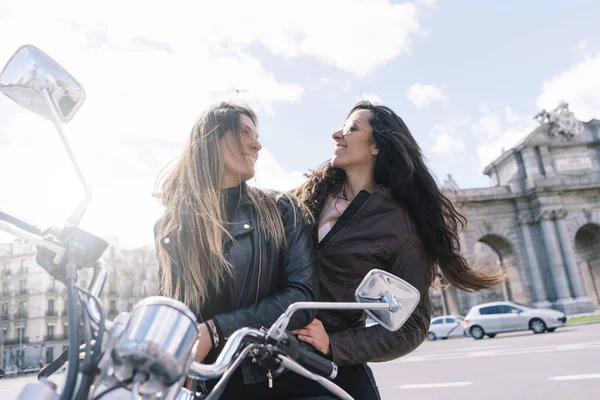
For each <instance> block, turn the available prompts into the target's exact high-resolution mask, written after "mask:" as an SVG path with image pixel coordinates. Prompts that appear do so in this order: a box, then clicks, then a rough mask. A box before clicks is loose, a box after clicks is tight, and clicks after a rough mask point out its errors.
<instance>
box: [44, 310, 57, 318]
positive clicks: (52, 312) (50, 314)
mask: <svg viewBox="0 0 600 400" xmlns="http://www.w3.org/2000/svg"><path fill="white" fill-rule="evenodd" d="M46 317H58V311H56V310H48V311H46Z"/></svg>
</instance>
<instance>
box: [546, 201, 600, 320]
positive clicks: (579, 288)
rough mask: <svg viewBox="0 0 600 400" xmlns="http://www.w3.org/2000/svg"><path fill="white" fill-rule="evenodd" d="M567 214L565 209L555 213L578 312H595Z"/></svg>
mask: <svg viewBox="0 0 600 400" xmlns="http://www.w3.org/2000/svg"><path fill="white" fill-rule="evenodd" d="M566 216H567V211H565V210H557V211H555V213H554V218H555V220H556V228H557V230H558V237H559V239H560V245H561V248H562V252H563V255H564V257H565V262H566V265H567V273H568V275H569V280H570V282H571V289H572V290H573V296H574V297H575V302H576V303H577V306H578V308H579V310H578V312H581V313H586V312H594V303H593V301H592V299H590V298H589V297H588V296H587V293H586V290H585V286H584V285H583V279H582V278H581V271H580V270H579V266H578V265H577V260H576V258H575V252H574V251H573V246H572V245H571V240H570V238H569V231H568V230H567V223H566V222H565V217H566Z"/></svg>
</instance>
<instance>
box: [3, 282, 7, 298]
mask: <svg viewBox="0 0 600 400" xmlns="http://www.w3.org/2000/svg"><path fill="white" fill-rule="evenodd" d="M2 294H3V295H4V296H8V282H4V283H3V284H2Z"/></svg>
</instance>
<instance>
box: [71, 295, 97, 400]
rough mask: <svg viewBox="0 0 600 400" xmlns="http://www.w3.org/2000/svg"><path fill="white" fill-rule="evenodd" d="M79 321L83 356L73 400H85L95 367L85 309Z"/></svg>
mask: <svg viewBox="0 0 600 400" xmlns="http://www.w3.org/2000/svg"><path fill="white" fill-rule="evenodd" d="M78 289H79V288H78ZM77 295H78V297H79V304H83V299H82V298H81V296H80V293H79V292H77ZM81 319H82V321H83V337H84V343H85V356H84V358H83V362H82V363H81V365H80V368H79V369H80V371H81V381H80V384H79V387H78V388H77V393H75V400H85V399H86V398H87V396H88V394H89V391H90V388H91V386H92V383H93V381H94V373H95V367H96V366H95V364H94V355H93V354H92V351H91V347H92V339H93V334H92V326H91V324H90V316H89V314H88V311H87V309H86V307H81ZM96 343H98V338H96Z"/></svg>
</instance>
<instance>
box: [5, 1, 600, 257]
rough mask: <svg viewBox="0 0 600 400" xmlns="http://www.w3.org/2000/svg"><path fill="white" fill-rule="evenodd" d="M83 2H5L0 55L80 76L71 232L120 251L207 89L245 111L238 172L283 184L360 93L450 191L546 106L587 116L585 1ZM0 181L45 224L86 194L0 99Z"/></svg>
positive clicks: (142, 241) (54, 141) (590, 60)
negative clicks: (79, 210)
mask: <svg viewBox="0 0 600 400" xmlns="http://www.w3.org/2000/svg"><path fill="white" fill-rule="evenodd" d="M96 3H97V4H94V5H90V4H88V2H81V1H77V0H55V1H52V2H48V1H41V0H40V1H28V2H23V1H20V0H2V2H0V38H1V39H0V65H3V64H5V63H6V62H7V61H8V60H9V58H10V57H11V55H12V54H13V53H14V52H15V51H16V50H17V49H18V48H19V47H20V46H21V45H22V44H26V43H28V44H33V45H35V46H37V47H39V48H40V49H42V50H43V51H44V52H46V53H47V54H49V55H50V56H51V57H52V58H54V59H55V60H56V61H57V62H58V63H59V64H61V65H62V66H63V67H64V68H66V69H67V70H68V71H69V72H70V73H71V74H72V75H73V76H74V77H75V78H76V79H77V80H78V81H79V82H80V83H81V84H82V85H83V87H84V88H85V91H86V100H85V103H84V104H83V106H82V108H81V109H80V110H79V112H78V114H77V115H76V116H75V117H74V119H73V120H72V121H71V122H69V123H68V124H66V125H65V126H64V129H65V133H66V135H67V137H68V138H69V140H70V142H71V146H72V148H73V150H74V151H75V154H76V157H77V159H78V161H79V163H80V165H81V168H82V170H83V173H84V175H85V177H86V180H87V182H88V184H89V186H90V188H91V190H92V195H93V198H92V202H91V203H90V205H89V207H88V211H87V213H86V215H85V217H84V218H83V220H82V223H81V227H82V228H84V229H86V230H89V231H90V232H93V233H95V234H97V235H100V236H104V237H110V240H111V241H112V243H113V244H117V245H119V246H121V247H124V248H133V247H139V246H143V245H147V244H151V243H152V241H153V238H152V226H153V224H154V222H155V221H156V220H157V219H158V218H159V217H160V215H161V212H162V209H161V206H160V204H159V203H158V201H157V200H156V199H155V198H153V197H152V196H151V194H152V193H153V192H154V188H155V183H156V179H157V177H158V175H159V174H160V172H161V171H162V170H163V169H164V168H165V167H167V165H169V164H170V163H172V162H173V161H174V160H176V159H177V157H178V156H179V154H180V153H181V151H182V149H183V146H184V144H185V140H186V139H187V137H188V135H189V132H190V130H191V128H192V125H193V124H194V121H195V120H196V119H197V118H198V116H199V115H200V114H201V113H202V111H204V110H205V109H206V108H207V107H208V106H209V105H210V104H213V103H215V102H217V101H221V100H233V101H240V102H243V103H246V104H248V105H250V106H252V107H253V108H254V109H255V110H256V112H257V114H258V118H259V133H260V138H261V143H262V145H263V150H262V151H261V152H260V155H259V160H258V163H257V176H256V178H255V179H254V180H253V181H252V182H251V184H253V185H256V186H259V187H265V188H273V189H279V190H288V189H290V188H292V187H294V186H296V185H297V184H298V183H300V182H301V180H302V175H303V174H304V173H306V172H308V171H309V170H310V169H313V168H316V167H317V166H318V165H320V164H321V163H323V162H325V161H326V160H328V158H329V157H330V156H331V153H332V150H333V140H332V139H331V134H332V132H334V131H335V130H336V129H337V127H339V126H341V125H343V122H344V119H345V117H346V115H347V113H348V111H349V110H350V109H351V108H352V106H353V105H354V104H355V103H356V102H357V101H358V100H361V99H368V100H371V101H375V102H377V103H380V104H384V105H387V106H389V107H391V108H392V109H394V110H395V111H396V112H397V113H398V115H400V116H401V117H402V118H403V119H404V121H405V122H406V124H407V126H408V127H409V129H410V130H411V132H412V134H413V135H414V136H415V138H416V140H417V141H418V142H419V144H420V145H421V147H422V149H423V152H424V155H425V156H426V158H427V162H428V165H429V167H430V168H431V170H432V171H433V173H434V174H435V176H436V179H437V180H438V182H439V183H440V184H443V181H444V180H445V179H446V177H447V175H448V174H452V177H453V179H454V180H455V181H456V182H457V183H458V185H459V187H461V188H476V187H487V186H488V178H487V177H486V176H485V175H484V174H483V169H484V168H485V166H486V165H488V164H489V163H490V162H492V161H493V160H494V159H495V158H497V157H498V156H500V154H501V151H502V148H505V149H509V148H511V147H512V146H514V145H516V144H517V143H518V142H519V141H520V140H521V139H522V138H524V137H525V136H526V135H527V134H528V133H529V132H531V131H532V130H533V129H534V128H535V127H536V126H537V122H536V121H535V120H534V119H533V117H534V116H535V115H536V114H537V113H538V112H539V111H541V110H542V109H546V110H551V109H554V108H555V107H556V106H557V105H558V103H559V101H561V100H564V101H567V102H568V103H569V104H570V109H571V111H573V112H574V114H575V116H576V117H577V118H578V119H580V120H582V121H588V120H590V119H592V118H599V119H600V73H598V71H600V25H599V24H598V15H600V2H597V1H592V0H589V1H585V0H573V1H570V2H564V1H555V0H544V1H542V0H532V1H527V2H523V1H513V0H506V1H502V2H491V1H485V2H484V1H476V0H462V1H458V0H415V1H389V0H373V1H366V0H357V1H352V0H303V1H291V0H290V1H282V0H264V1H263V0H254V1H241V0H240V1H233V0H219V1H204V0H202V1H194V2H190V1H177V0H171V1H170V2H168V6H167V3H166V2H164V1H160V2H159V1H148V0H145V1H142V0H130V1H127V2H124V1H122V0H121V1H114V0H105V1H102V2H96ZM32 10H35V13H34V12H33V11H32ZM235 89H237V90H235ZM238 90H239V92H238ZM0 185H1V186H0V207H2V208H3V209H4V210H6V211H9V212H13V213H15V214H17V215H19V216H22V217H25V218H26V219H28V220H29V221H31V222H34V223H36V224H38V225H40V226H42V227H46V226H50V225H59V226H60V225H62V224H63V222H64V221H65V219H66V218H67V216H68V215H69V214H70V212H71V211H72V210H73V209H74V208H75V206H76V205H77V204H78V203H80V202H81V201H82V200H83V192H82V190H81V187H80V186H79V183H78V181H77V178H76V175H75V173H74V171H73V169H72V167H71V166H70V163H69V159H68V157H67V155H66V153H65V151H64V149H63V148H62V145H61V142H60V139H59V137H58V135H57V134H56V131H55V130H54V127H53V125H52V123H51V122H49V121H47V120H45V119H43V118H41V117H39V116H37V115H35V114H33V113H31V112H28V111H27V110H25V109H23V108H20V107H19V106H18V105H16V104H15V103H14V102H12V101H11V100H10V99H8V98H7V97H4V96H1V97H0ZM0 238H2V237H0Z"/></svg>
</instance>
